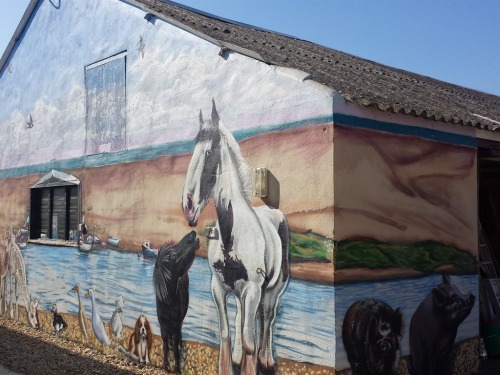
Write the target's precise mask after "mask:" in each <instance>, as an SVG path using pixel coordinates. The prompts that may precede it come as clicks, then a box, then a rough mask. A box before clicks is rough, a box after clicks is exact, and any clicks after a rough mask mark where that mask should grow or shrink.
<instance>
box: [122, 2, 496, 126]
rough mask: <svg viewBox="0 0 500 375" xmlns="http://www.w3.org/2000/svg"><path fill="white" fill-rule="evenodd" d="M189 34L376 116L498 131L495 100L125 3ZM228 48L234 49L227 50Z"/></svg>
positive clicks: (173, 11) (221, 24) (175, 11)
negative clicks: (295, 73) (300, 75)
mask: <svg viewBox="0 0 500 375" xmlns="http://www.w3.org/2000/svg"><path fill="white" fill-rule="evenodd" d="M129 2H131V3H135V4H136V5H138V6H140V7H142V9H144V10H145V11H149V12H151V13H152V14H154V15H156V16H158V17H159V18H161V19H164V20H166V21H167V22H170V23H172V24H174V25H178V26H180V27H182V28H184V29H186V30H188V31H191V32H193V33H194V34H197V35H200V36H205V37H206V39H208V40H211V41H212V42H214V43H216V44H219V45H220V46H221V47H222V46H224V47H229V48H230V49H235V50H236V51H237V52H241V53H245V54H247V55H249V56H251V57H254V58H259V59H262V60H263V61H265V62H267V63H269V64H274V65H279V66H284V67H289V68H294V69H299V70H302V71H305V72H307V73H309V74H310V79H312V80H314V81H317V82H319V83H322V84H323V85H326V86H328V87H330V88H332V89H333V90H335V91H337V92H339V93H340V94H341V95H342V96H343V97H344V98H345V99H346V100H348V101H352V102H356V103H359V104H361V105H363V106H366V107H375V108H378V109H380V110H381V111H388V112H393V113H403V114H406V115H411V116H416V117H422V118H426V119H431V120H436V121H444V122H447V123H452V124H461V125H467V126H472V127H477V128H480V129H487V130H497V129H498V128H499V127H500V97H498V96H495V95H491V94H486V93H482V92H479V91H476V90H471V89H467V88H464V87H461V86H458V85H454V84H450V83H446V82H443V81H439V80H436V79H433V78H429V77H426V76H422V75H419V74H415V73H411V72H408V71H404V70H401V69H396V68H391V67H388V66H385V65H382V64H378V63H376V62H373V61H369V60H366V59H362V58H359V57H356V56H352V55H349V54H347V53H344V52H340V51H337V50H334V49H331V48H327V47H324V46H321V45H318V44H315V43H311V42H308V41H305V40H301V39H298V38H294V37H290V36H286V35H283V34H280V33H276V32H271V31H268V30H263V29H260V28H257V27H253V26H250V25H245V24H241V23H237V22H233V21H230V20H226V19H222V18H219V17H216V16H212V15H210V14H207V13H204V12H200V11H196V10H194V9H192V8H188V7H185V6H181V5H180V4H176V3H174V2H170V1H160V0H133V1H129ZM231 47H233V48H231Z"/></svg>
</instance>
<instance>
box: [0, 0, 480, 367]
mask: <svg viewBox="0 0 500 375" xmlns="http://www.w3.org/2000/svg"><path fill="white" fill-rule="evenodd" d="M50 3H51V2H47V1H42V2H39V5H38V6H37V9H36V12H35V13H34V15H33V17H32V18H31V19H30V23H29V27H28V28H27V30H26V32H25V33H24V34H23V36H22V40H21V41H20V42H19V43H18V44H17V45H16V49H15V51H14V53H13V54H12V56H11V57H10V58H9V61H8V63H9V65H8V66H9V69H8V70H7V71H6V72H7V73H5V72H4V73H3V74H0V84H1V85H2V90H0V99H1V101H2V104H3V105H2V109H1V111H0V125H1V126H2V129H4V135H6V136H4V137H0V146H1V147H0V149H1V155H0V177H1V178H0V201H1V203H2V210H0V226H1V228H2V229H5V228H7V227H9V228H8V229H7V231H6V236H5V238H4V239H3V240H2V241H0V314H2V315H3V316H7V317H8V318H10V319H18V320H20V321H22V322H24V323H26V324H29V325H30V326H31V327H33V328H37V329H40V330H44V331H46V332H51V333H54V334H55V335H58V336H59V337H60V338H61V339H68V340H73V341H79V342H82V343H85V345H87V346H89V347H93V348H96V349H98V350H100V351H103V352H105V353H107V354H113V355H114V354H119V355H120V356H122V357H123V358H126V359H128V360H130V361H134V362H137V363H142V364H144V365H151V366H161V367H163V368H165V370H166V371H170V372H174V373H183V374H199V373H209V374H220V375H226V374H236V373H240V374H243V373H245V374H257V373H262V372H264V373H278V374H285V373H297V374H306V373H308V374H312V373H321V374H333V373H338V374H341V375H342V374H347V373H352V374H390V375H393V374H402V375H406V374H426V373H428V374H432V373H443V374H449V373H456V374H464V373H467V370H470V368H471V365H470V364H467V363H465V361H472V362H474V361H475V359H476V358H477V355H476V354H477V353H475V352H474V351H475V349H476V348H477V337H478V331H479V329H478V316H479V314H478V303H477V301H476V300H477V298H476V297H477V285H478V281H477V269H476V255H477V253H476V247H477V212H476V211H477V202H476V199H474V198H471V197H475V196H476V192H477V181H476V177H477V170H476V148H475V147H474V145H471V144H467V143H466V144H462V143H460V142H456V141H454V139H455V138H456V137H452V136H451V135H450V134H448V133H446V134H447V135H445V136H443V134H444V133H442V134H441V133H440V132H437V131H435V130H432V129H427V128H425V127H422V129H420V130H419V131H418V132H416V133H415V134H413V135H408V134H399V133H397V134H396V133H395V131H394V128H398V127H401V128H405V129H407V128H409V127H406V125H398V126H392V127H390V129H389V128H387V129H386V128H384V126H383V124H382V125H381V124H380V122H378V121H372V120H370V119H368V118H363V121H360V123H362V124H365V125H366V123H369V124H371V126H372V128H363V127H361V126H360V124H358V123H357V122H354V123H351V124H344V123H343V122H342V121H340V120H339V121H337V119H338V118H340V119H342V118H343V117H342V115H340V117H339V116H338V115H339V114H338V113H332V104H333V109H334V110H343V109H345V108H346V106H345V103H342V104H339V102H340V101H341V100H340V97H336V96H335V95H336V94H334V93H332V92H331V90H328V89H327V88H322V89H321V90H320V89H318V87H316V88H315V87H313V86H311V85H308V82H309V81H310V80H309V79H303V78H298V77H302V73H301V72H295V71H293V70H292V69H281V68H280V67H276V66H270V65H268V64H265V63H262V62H261V61H257V60H254V59H252V58H249V57H247V56H244V55H241V54H239V53H236V52H233V51H228V52H226V53H225V54H224V56H220V54H219V52H220V46H216V45H213V44H211V43H209V42H207V41H206V40H203V39H201V38H199V37H198V36H196V35H193V34H191V33H189V32H185V31H184V30H181V29H179V28H178V27H175V26H173V25H171V24H169V23H166V22H163V21H161V20H158V21H157V22H154V23H152V22H148V21H146V20H145V17H144V11H143V10H141V9H139V8H136V7H133V6H130V5H129V4H127V3H126V2H118V1H113V2H103V1H97V0H88V1H85V2H76V1H75V2H61V6H60V7H58V8H55V7H54V6H52V5H51V4H50ZM85 14H93V15H94V16H93V17H92V18H89V19H88V20H87V21H88V23H87V24H85V28H84V30H83V29H81V28H80V26H79V25H81V24H82V22H81V17H82V15H85ZM124 20H126V22H124ZM52 25H57V27H58V28H61V29H63V30H68V37H67V38H64V40H61V39H60V35H59V33H56V32H32V31H31V30H43V31H45V30H46V29H48V28H49V29H50V28H52V27H53V26H52ZM67 41H70V42H69V43H67ZM102 41H106V42H105V43H102ZM47 46H59V48H47ZM137 47H138V48H137ZM61 51H64V58H65V64H64V65H61V64H60V61H61ZM37 52H38V54H37V55H38V56H41V58H40V59H33V58H32V56H33V54H34V53H37ZM82 62H85V65H83V64H84V63H82ZM12 67H15V68H12ZM11 68H12V69H11ZM38 71H43V72H44V74H40V75H39V76H38V77H37V79H36V80H33V79H32V77H33V74H32V73H33V72H38ZM22 87H30V88H31V89H30V90H28V91H26V90H21V88H22ZM212 96H215V97H216V99H217V107H216V103H215V100H214V101H213V102H212V103H211V105H210V101H209V99H207V98H210V97H212ZM200 108H204V113H205V114H208V113H209V112H208V111H207V109H208V108H211V111H210V115H209V116H204V115H203V113H202V111H201V110H200V112H199V115H198V109H200ZM358 109H359V108H358ZM363 111H364V110H363ZM362 113H363V114H362V115H363V116H365V115H366V116H367V117H369V116H370V114H371V112H369V111H366V112H362ZM379 115H380V114H379ZM221 118H223V119H224V122H225V124H226V125H223V124H222V121H221ZM392 125H394V124H392ZM363 126H364V125H363ZM388 129H389V130H388ZM396 132H397V131H396ZM437 133H440V134H437ZM54 134H58V135H60V137H55V138H54V137H53V135H54ZM436 135H439V137H437V138H436V137H435V136H436ZM459 138H460V137H459ZM334 161H335V164H334ZM257 167H266V168H267V169H268V171H269V189H270V192H271V194H269V196H268V197H263V198H252V197H251V196H250V179H249V173H250V170H251V168H257ZM37 181H38V182H37ZM332 181H333V182H332ZM51 183H54V184H55V185H53V186H52V185H50V184H51ZM49 185H50V186H49ZM334 198H335V199H334ZM210 201H212V203H213V204H212V203H211V202H210ZM271 207H275V208H271ZM34 209H36V210H38V211H34ZM42 211H43V215H42ZM26 217H28V220H26ZM34 218H36V220H33V219H34ZM334 224H335V226H334ZM11 225H12V228H20V229H19V230H16V229H11V228H10V226H11ZM206 228H208V230H207V231H205V229H206ZM193 229H194V230H193ZM30 236H31V240H29V241H28V237H30ZM334 236H335V237H334ZM162 244H163V245H162ZM59 245H63V246H59ZM334 271H335V275H334ZM334 276H335V277H334ZM334 282H335V283H334ZM429 326H432V327H435V329H433V334H428V335H426V334H423V333H426V328H427V327H429ZM427 330H428V329H427ZM429 353H434V354H436V355H435V356H434V357H431V356H430V355H429ZM472 366H477V363H476V364H475V365H472Z"/></svg>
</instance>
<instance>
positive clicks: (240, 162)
mask: <svg viewBox="0 0 500 375" xmlns="http://www.w3.org/2000/svg"><path fill="white" fill-rule="evenodd" d="M199 123H200V129H199V131H198V134H197V135H196V145H195V148H194V151H193V156H192V158H191V161H190V163H189V167H188V171H187V175H186V182H185V184H184V192H183V194H182V209H183V212H184V217H185V218H186V220H187V221H188V223H189V225H190V226H196V225H197V224H198V220H199V218H200V214H201V212H202V211H203V209H204V208H205V207H206V205H207V204H208V202H209V201H210V199H212V198H213V201H214V205H215V210H216V212H217V223H216V227H215V229H214V234H213V236H212V237H211V239H210V242H209V247H208V261H209V264H210V268H211V271H212V283H211V287H212V297H213V299H214V302H215V304H216V307H217V312H218V318H219V331H220V335H219V337H220V343H219V374H220V375H226V374H232V373H233V362H234V363H237V364H239V367H240V372H241V373H245V374H247V375H249V374H250V375H252V374H256V372H257V363H258V364H259V365H260V366H261V367H262V369H263V370H265V371H274V370H275V365H276V362H275V359H274V355H273V323H274V321H275V317H276V311H277V309H278V305H279V300H280V298H281V295H282V294H283V291H284V290H285V288H286V285H287V283H288V279H289V273H290V272H289V271H290V265H289V258H288V257H289V242H290V241H289V240H290V235H289V229H288V224H287V221H286V218H285V215H284V214H283V213H282V212H281V211H279V210H277V209H273V208H271V207H268V206H260V207H255V208H254V207H253V206H252V205H251V203H250V190H251V189H250V178H249V173H248V166H247V165H246V163H245V160H244V159H243V156H242V154H241V150H240V148H239V145H238V143H237V142H236V139H235V138H234V136H233V135H232V134H231V132H230V131H229V130H228V129H226V128H225V127H224V125H223V124H222V121H221V120H220V118H219V114H218V112H217V109H216V107H215V101H213V100H212V114H211V118H210V119H206V120H205V119H204V118H203V115H202V113H201V111H200V115H199ZM228 293H233V294H234V295H235V296H236V300H237V302H236V306H237V309H238V311H237V314H236V316H237V318H236V323H235V332H236V333H235V340H234V341H235V342H234V346H233V347H232V345H231V336H230V335H229V326H228V315H227V295H228ZM257 316H259V317H260V319H256V317H257ZM257 322H259V323H260V327H256V325H257ZM231 350H233V351H232V352H231Z"/></svg>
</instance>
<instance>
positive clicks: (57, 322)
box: [52, 303, 68, 333]
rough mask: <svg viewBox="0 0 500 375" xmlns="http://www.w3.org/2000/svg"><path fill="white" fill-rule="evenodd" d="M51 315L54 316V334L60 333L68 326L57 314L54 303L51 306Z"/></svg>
mask: <svg viewBox="0 0 500 375" xmlns="http://www.w3.org/2000/svg"><path fill="white" fill-rule="evenodd" d="M52 313H53V314H54V317H53V319H52V326H53V327H54V333H61V332H62V331H64V330H65V329H66V328H67V327H68V324H67V323H66V322H65V321H64V319H63V317H62V315H61V314H58V313H57V305H56V304H55V303H54V304H53V305H52Z"/></svg>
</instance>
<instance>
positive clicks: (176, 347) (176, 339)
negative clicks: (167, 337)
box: [172, 333, 181, 374]
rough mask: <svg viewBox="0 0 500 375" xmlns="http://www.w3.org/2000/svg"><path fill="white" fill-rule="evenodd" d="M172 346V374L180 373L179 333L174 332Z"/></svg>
mask: <svg viewBox="0 0 500 375" xmlns="http://www.w3.org/2000/svg"><path fill="white" fill-rule="evenodd" d="M172 341H173V343H172V347H173V351H174V374H180V373H181V351H180V349H181V348H180V346H181V341H180V335H179V333H174V334H173V338H172Z"/></svg>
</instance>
